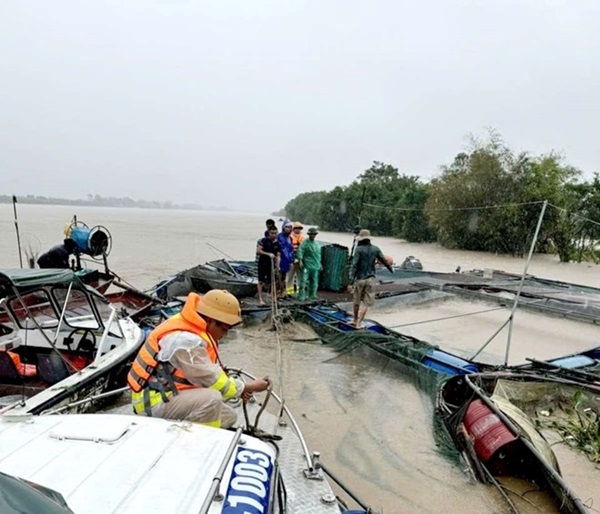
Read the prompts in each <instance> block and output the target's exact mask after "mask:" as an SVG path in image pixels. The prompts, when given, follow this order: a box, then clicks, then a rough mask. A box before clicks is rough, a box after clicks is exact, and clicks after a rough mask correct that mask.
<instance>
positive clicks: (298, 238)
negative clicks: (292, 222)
mask: <svg viewBox="0 0 600 514" xmlns="http://www.w3.org/2000/svg"><path fill="white" fill-rule="evenodd" d="M290 238H291V239H292V246H293V247H294V253H296V252H297V251H298V247H299V246H300V245H301V244H302V241H304V236H303V235H302V234H298V235H296V234H294V232H292V233H291V234H290Z"/></svg>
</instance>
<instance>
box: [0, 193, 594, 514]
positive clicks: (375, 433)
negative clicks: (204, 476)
mask: <svg viewBox="0 0 600 514" xmlns="http://www.w3.org/2000/svg"><path fill="white" fill-rule="evenodd" d="M18 208H19V221H20V230H21V237H22V242H23V246H28V247H30V248H31V249H32V250H34V251H36V250H37V251H38V252H39V251H43V250H45V249H47V248H49V247H50V246H52V245H54V244H58V243H59V242H61V240H62V238H63V235H62V230H63V227H64V225H65V223H67V222H68V221H69V220H70V219H71V218H72V216H73V214H77V216H78V219H79V220H81V221H83V222H85V223H87V224H88V225H89V226H94V225H104V226H105V227H107V228H108V230H109V231H110V232H111V234H112V237H113V249H112V252H111V254H110V256H109V264H110V266H111V268H113V269H114V270H115V271H116V272H117V273H118V274H119V275H120V276H121V277H122V278H123V279H125V280H127V281H129V282H131V283H132V284H135V285H136V286H138V287H140V288H146V287H150V286H152V285H153V284H155V283H156V282H157V281H158V280H159V279H161V278H164V277H165V276H168V275H170V274H172V273H173V272H175V271H177V270H180V269H184V268H187V267H191V266H193V265H195V264H198V263H202V262H205V261H207V260H212V259H214V258H220V257H223V256H224V255H227V256H231V257H232V258H236V259H244V260H247V259H252V258H253V254H254V248H255V243H256V239H257V238H258V237H260V236H261V234H262V231H263V230H264V228H263V226H264V219H265V218H266V216H264V215H255V214H237V213H209V212H196V211H159V210H141V209H110V208H91V207H86V208H84V207H61V206H32V205H21V204H20V205H19V206H18ZM0 234H1V236H2V237H1V238H0V267H4V268H6V267H18V265H19V258H18V252H17V245H16V236H15V231H14V222H13V213H12V206H10V205H0ZM319 239H321V240H327V241H331V242H337V243H341V244H345V245H349V244H350V243H351V235H349V234H348V235H346V234H330V233H321V234H319ZM374 242H375V243H376V244H378V245H379V246H380V247H381V248H382V250H383V251H384V253H386V254H387V255H391V256H393V257H394V258H395V260H396V261H397V262H401V261H402V260H403V259H404V258H405V257H406V256H407V255H414V256H416V257H418V258H419V259H420V260H421V262H422V263H423V266H424V268H425V269H429V270H436V271H454V269H455V268H456V267H457V266H461V267H462V269H463V270H466V269H472V268H478V269H483V268H496V269H502V270H505V271H507V272H514V273H521V272H522V270H523V265H524V261H523V259H516V258H511V257H506V256H498V255H490V254H483V253H476V252H463V251H455V250H452V251H450V250H446V249H443V248H440V247H439V246H437V245H431V244H423V245H418V244H407V243H404V242H401V241H398V240H394V239H389V238H375V240H374ZM209 244H210V245H213V246H214V247H216V248H218V249H219V250H220V251H221V252H222V254H220V253H219V252H217V251H215V250H213V249H212V248H211V247H210V246H209ZM529 273H530V274H533V275H537V276H540V277H546V278H553V279H559V280H564V281H569V282H576V283H581V284H588V285H592V286H595V287H600V267H598V266H594V265H589V264H561V263H559V262H558V259H557V258H555V257H553V256H535V258H534V260H533V262H532V264H531V267H530V269H529ZM491 306H492V305H491V304H488V303H481V304H477V303H474V302H466V301H463V300H457V299H444V300H435V301H424V302H423V303H421V304H418V305H414V304H411V305H410V306H407V305H402V303H397V302H396V303H395V302H382V303H381V304H379V305H378V306H377V307H376V308H374V309H373V310H372V311H370V317H372V318H374V319H377V320H379V321H381V322H383V323H385V324H387V325H404V326H403V327H402V328H399V329H398V330H400V331H402V332H405V333H408V334H410V335H414V336H416V337H419V338H422V339H425V340H428V341H431V342H433V343H435V344H439V345H440V346H442V347H444V348H446V349H448V350H451V351H453V352H456V353H459V354H461V355H464V356H467V357H470V356H471V355H472V354H473V353H474V352H475V351H477V350H478V349H479V348H480V346H481V345H482V344H483V342H485V341H486V340H488V339H489V338H490V337H491V335H492V334H493V332H494V331H495V330H496V329H497V328H498V327H499V326H500V324H501V323H502V322H503V321H505V320H506V317H507V314H508V311H506V310H498V311H494V312H489V313H485V314H481V315H476V316H470V317H463V318H454V319H452V320H446V321H430V320H434V319H436V318H441V317H448V316H452V315H455V314H464V313H469V312H474V311H477V310H484V309H489V308H490V307H491ZM424 321H427V322H426V323H424ZM417 322H419V323H418V324H417ZM313 338H314V335H313V334H311V332H310V331H309V329H308V328H306V327H303V326H301V325H295V324H292V325H288V326H286V328H285V332H284V337H283V340H282V341H281V350H280V351H281V356H282V362H283V365H282V366H281V367H278V366H277V362H278V349H279V347H278V343H277V341H276V339H275V335H274V333H273V332H270V331H268V330H266V329H265V328H264V327H262V326H257V327H250V328H245V329H239V330H235V331H233V332H232V334H231V336H230V337H229V339H228V341H227V342H225V343H224V344H223V350H222V357H224V360H225V361H226V363H227V364H228V365H231V366H239V367H243V368H244V369H246V370H248V371H250V372H252V373H255V374H260V375H262V374H266V373H268V374H269V375H270V376H271V377H272V378H274V380H275V382H276V390H278V389H279V390H282V392H283V394H284V397H285V400H286V404H287V405H288V406H289V407H290V408H291V410H292V412H293V413H294V414H295V415H296V418H297V419H298V421H299V423H300V426H301V428H302V429H303V431H304V433H305V436H306V437H307V440H308V443H309V446H310V447H311V448H312V449H314V450H319V451H320V452H321V454H322V460H323V462H324V463H325V464H327V465H328V466H329V467H330V468H331V469H332V470H334V471H335V472H336V473H337V474H338V475H339V476H340V477H341V478H343V480H344V481H346V482H347V483H348V484H352V486H353V489H354V490H355V492H357V493H358V495H359V496H360V497H362V498H363V499H364V500H365V501H366V502H367V503H369V504H370V505H371V506H372V507H373V508H375V509H376V510H377V511H378V512H380V513H385V514H395V513H415V514H416V513H440V512H461V513H500V512H508V511H507V509H506V507H505V504H504V503H503V502H502V501H501V500H500V499H499V498H498V497H497V496H496V494H495V493H494V491H492V490H490V489H489V488H487V487H485V486H482V485H480V484H474V483H472V482H470V481H469V480H468V478H467V476H466V474H464V473H463V471H462V470H461V469H460V468H459V466H457V465H455V464H454V463H453V462H450V461H449V460H447V459H446V458H444V457H443V456H442V455H441V454H440V453H439V452H438V450H437V448H436V443H435V440H434V436H433V430H432V414H433V405H432V401H431V399H430V398H429V396H427V395H426V394H425V393H424V392H421V391H420V390H419V389H417V388H416V387H415V386H414V384H413V382H412V380H411V379H410V377H407V376H406V375H405V374H403V373H402V372H401V371H400V370H398V369H397V368H396V367H395V365H394V364H393V363H390V362H389V361H387V360H386V359H383V358H382V357H380V356H378V355H377V354H375V353H374V352H370V351H368V350H359V351H355V352H351V353H347V354H336V353H334V352H333V351H332V350H331V349H329V348H327V347H324V346H323V345H321V344H318V343H316V342H315V341H311V339H313ZM599 339H600V338H598V329H597V328H596V327H594V326H591V325H586V324H583V323H577V322H569V321H563V320H558V319H552V318H548V317H545V316H543V315H540V314H532V313H528V312H526V311H519V312H518V313H517V316H516V320H515V326H514V333H513V337H512V343H511V352H510V356H509V362H511V363H515V362H522V361H523V359H525V358H526V357H537V358H548V357H552V356H558V355H563V354H565V353H568V352H570V351H574V350H577V349H582V348H589V347H591V346H595V345H598V342H599ZM506 340H507V337H506V332H505V331H503V332H502V333H501V334H500V335H499V336H498V337H497V338H496V339H494V341H493V342H492V343H491V344H490V345H489V346H488V347H487V348H486V349H485V350H484V351H483V352H482V353H481V354H480V360H484V361H488V362H493V363H500V362H503V361H504V358H505V350H506ZM556 449H557V453H558V455H559V458H560V461H561V466H562V470H563V474H564V475H565V477H566V478H567V481H568V482H570V483H571V485H573V487H574V489H575V490H576V491H577V492H578V494H579V495H580V497H581V498H582V499H583V501H584V502H588V500H589V499H590V498H594V499H595V500H597V501H596V502H594V505H600V496H598V493H597V491H598V483H600V480H599V478H600V474H599V472H598V471H597V470H594V468H593V466H592V465H591V464H589V463H588V462H587V461H586V460H585V458H584V457H581V456H579V455H576V454H574V453H573V452H572V451H570V450H568V449H566V448H564V447H561V446H560V445H558V446H557V447H556ZM532 512H535V511H532Z"/></svg>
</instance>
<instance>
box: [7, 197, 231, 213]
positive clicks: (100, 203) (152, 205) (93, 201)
mask: <svg viewBox="0 0 600 514" xmlns="http://www.w3.org/2000/svg"><path fill="white" fill-rule="evenodd" d="M15 196H16V198H17V204H29V205H62V206H65V207H69V206H78V207H115V208H134V209H135V208H137V209H167V210H187V211H212V212H238V211H235V210H233V209H230V208H228V207H223V206H219V207H214V206H202V205H197V204H188V203H185V204H176V203H173V202H170V201H165V202H159V201H153V200H133V199H131V198H128V197H125V198H116V197H102V196H100V195H94V196H92V195H89V198H88V199H87V200H84V199H77V200H72V199H68V198H53V197H47V196H38V195H27V196H19V195H15ZM12 201H13V195H0V203H8V204H10V203H12Z"/></svg>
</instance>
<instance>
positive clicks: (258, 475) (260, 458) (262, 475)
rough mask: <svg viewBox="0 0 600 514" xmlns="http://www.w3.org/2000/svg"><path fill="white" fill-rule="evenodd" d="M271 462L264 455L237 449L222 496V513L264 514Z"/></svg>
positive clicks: (267, 496)
mask: <svg viewBox="0 0 600 514" xmlns="http://www.w3.org/2000/svg"><path fill="white" fill-rule="evenodd" d="M272 472H273V461H272V460H271V456H270V455H269V454H268V453H264V452H261V451H259V450H247V449H244V448H239V449H238V452H237V455H236V457H235V462H234V464H233V471H232V473H231V480H230V482H229V488H228V489H227V496H226V497H225V505H224V507H223V514H264V513H265V512H268V506H269V491H270V487H271V475H272Z"/></svg>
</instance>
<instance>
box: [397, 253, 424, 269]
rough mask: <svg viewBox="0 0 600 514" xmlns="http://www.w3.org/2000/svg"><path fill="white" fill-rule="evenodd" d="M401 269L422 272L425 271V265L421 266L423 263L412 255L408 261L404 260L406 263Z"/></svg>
mask: <svg viewBox="0 0 600 514" xmlns="http://www.w3.org/2000/svg"><path fill="white" fill-rule="evenodd" d="M400 269H403V270H415V271H421V270H423V265H422V264H421V261H420V260H419V259H417V258H416V257H413V256H412V255H409V256H408V257H407V258H406V259H404V262H403V263H402V264H401V265H400Z"/></svg>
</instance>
